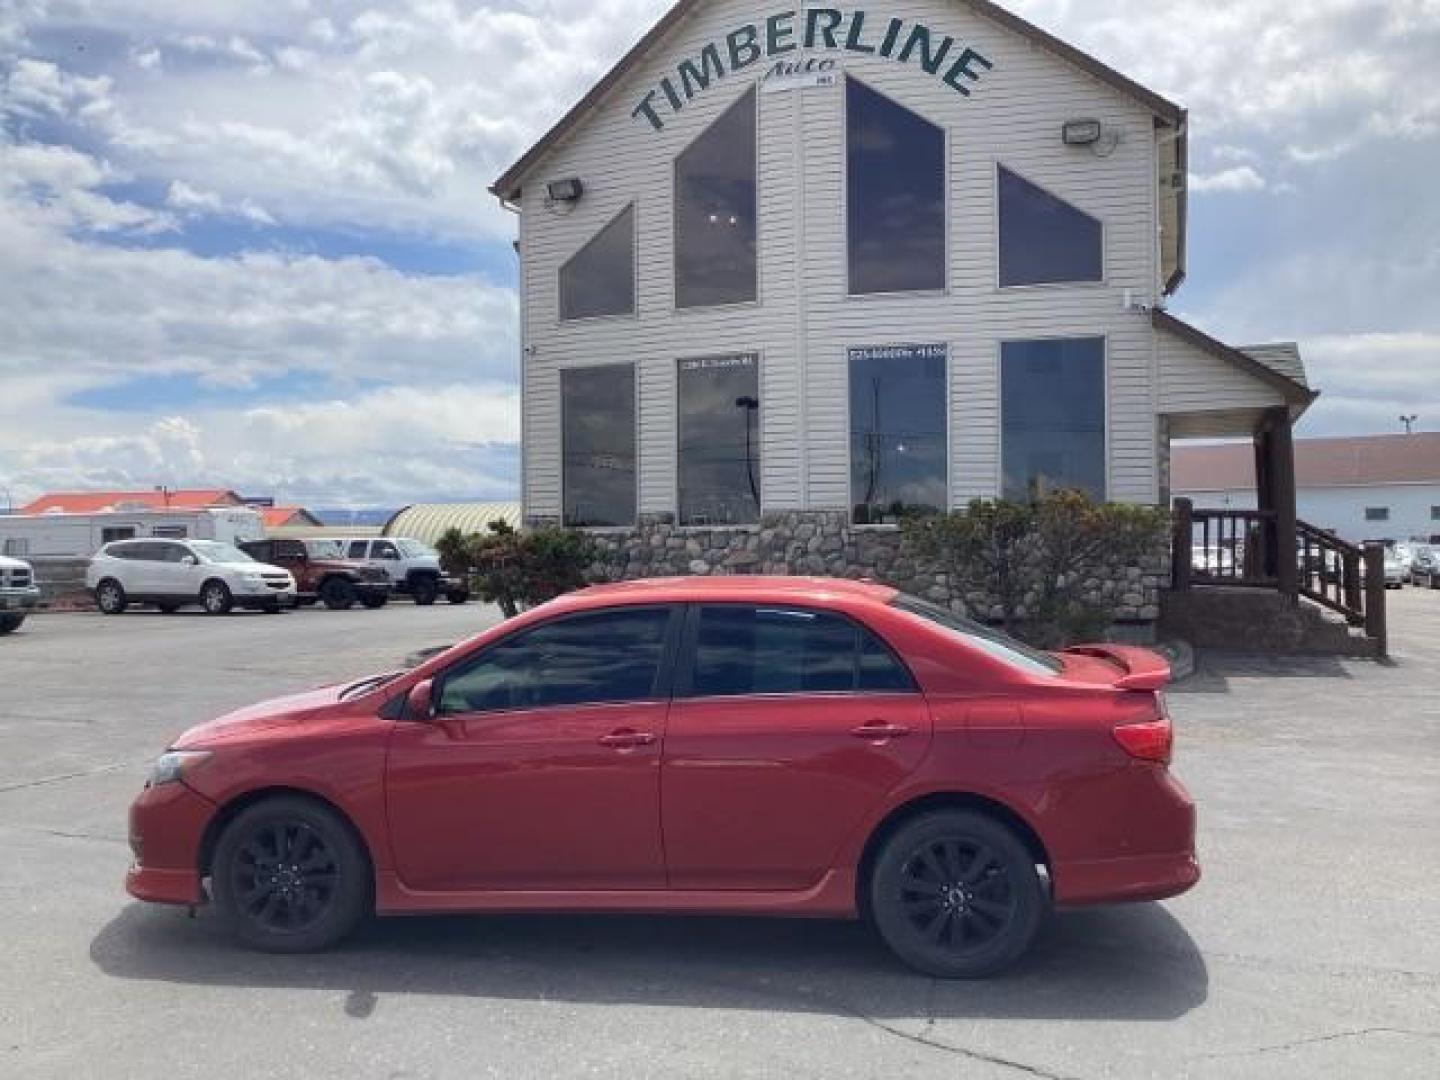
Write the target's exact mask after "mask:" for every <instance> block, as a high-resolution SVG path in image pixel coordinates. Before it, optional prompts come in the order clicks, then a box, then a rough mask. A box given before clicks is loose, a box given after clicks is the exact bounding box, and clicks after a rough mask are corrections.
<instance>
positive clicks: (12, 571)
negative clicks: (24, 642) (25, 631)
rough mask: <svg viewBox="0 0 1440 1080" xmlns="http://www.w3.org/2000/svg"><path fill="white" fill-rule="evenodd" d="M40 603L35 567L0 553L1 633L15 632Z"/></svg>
mask: <svg viewBox="0 0 1440 1080" xmlns="http://www.w3.org/2000/svg"><path fill="white" fill-rule="evenodd" d="M39 603H40V586H39V584H38V583H37V582H36V580H35V569H34V567H32V566H31V565H30V564H29V563H28V562H25V561H24V560H22V559H11V558H9V557H7V556H4V555H0V634H13V633H14V632H15V631H16V630H19V629H20V626H21V624H23V623H24V622H25V616H26V615H29V614H30V612H31V611H32V610H34V608H35V607H36V605H38V604H39Z"/></svg>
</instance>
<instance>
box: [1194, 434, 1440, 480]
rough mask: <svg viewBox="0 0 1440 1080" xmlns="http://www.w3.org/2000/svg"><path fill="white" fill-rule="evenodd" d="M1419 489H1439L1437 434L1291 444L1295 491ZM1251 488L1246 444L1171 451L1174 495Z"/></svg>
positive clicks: (1249, 450) (1251, 453) (1251, 452)
mask: <svg viewBox="0 0 1440 1080" xmlns="http://www.w3.org/2000/svg"><path fill="white" fill-rule="evenodd" d="M1425 483H1430V484H1440V432H1435V431H1430V432H1422V433H1419V434H1415V435H1360V436H1354V437H1349V438H1332V439H1296V440H1295V486H1296V487H1298V488H1317V487H1319V488H1325V487H1363V486H1366V485H1370V484H1425ZM1254 484H1255V450H1254V447H1252V446H1251V445H1250V444H1249V443H1224V444H1218V445H1213V446H1183V445H1177V446H1176V447H1175V448H1174V450H1173V451H1172V453H1171V459H1170V486H1171V488H1172V490H1174V491H1177V492H1184V491H1230V490H1234V489H1244V488H1250V487H1253V486H1254Z"/></svg>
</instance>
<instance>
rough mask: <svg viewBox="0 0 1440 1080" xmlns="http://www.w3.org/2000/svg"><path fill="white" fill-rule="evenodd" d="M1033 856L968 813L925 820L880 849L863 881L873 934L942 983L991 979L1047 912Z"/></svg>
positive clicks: (1002, 829) (992, 823) (1003, 830)
mask: <svg viewBox="0 0 1440 1080" xmlns="http://www.w3.org/2000/svg"><path fill="white" fill-rule="evenodd" d="M1047 903H1048V901H1047V899H1046V896H1045V891H1044V887H1043V885H1042V884H1041V881H1040V876H1039V874H1038V872H1037V871H1036V868H1035V858H1034V856H1033V855H1032V854H1031V853H1030V851H1029V850H1028V849H1027V848H1026V846H1025V844H1024V843H1023V842H1022V841H1021V840H1020V838H1019V837H1017V836H1016V835H1015V833H1014V832H1013V831H1012V830H1011V829H1009V828H1008V827H1006V826H1005V825H1004V824H1002V823H1001V822H1000V821H998V820H996V819H995V818H993V817H989V816H987V815H985V814H982V813H977V812H975V811H970V810H942V811H936V812H934V813H928V814H923V815H921V816H920V817H917V818H914V819H913V820H911V821H908V822H906V823H905V824H903V825H901V826H900V828H899V829H897V830H896V832H895V833H894V834H893V835H892V836H891V837H890V838H889V839H888V840H887V841H886V842H885V845H884V847H883V848H882V849H881V850H880V854H879V857H878V858H877V859H876V861H875V868H874V872H873V873H872V875H871V878H870V910H871V915H872V917H873V919H874V922H875V926H876V928H877V929H878V930H879V932H880V936H881V937H882V938H883V939H884V940H885V943H886V944H887V945H889V946H890V948H891V950H892V951H893V952H894V953H895V954H896V955H897V956H899V957H900V959H902V960H904V961H905V962H906V963H907V964H909V965H910V966H911V967H913V968H916V969H918V970H920V971H923V972H925V973H926V974H929V975H935V976H938V977H940V978H951V979H973V978H981V977H984V976H986V975H993V974H995V973H996V972H999V971H1002V970H1003V969H1005V968H1007V967H1009V966H1010V965H1011V964H1013V963H1015V961H1016V960H1018V959H1019V958H1020V957H1021V955H1022V954H1023V953H1024V952H1025V950H1026V949H1028V948H1029V947H1030V944H1031V942H1032V941H1034V939H1035V935H1036V933H1038V931H1039V929H1040V924H1041V920H1042V917H1043V915H1044V913H1045V909H1046V906H1047Z"/></svg>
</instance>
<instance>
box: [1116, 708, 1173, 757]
mask: <svg viewBox="0 0 1440 1080" xmlns="http://www.w3.org/2000/svg"><path fill="white" fill-rule="evenodd" d="M1112 734H1113V735H1114V736H1115V741H1116V742H1118V743H1119V744H1120V746H1121V748H1122V749H1123V750H1124V751H1125V752H1126V753H1127V754H1129V755H1130V756H1131V757H1134V758H1140V759H1141V760H1143V761H1158V762H1159V763H1160V764H1161V765H1168V764H1170V749H1171V746H1172V745H1173V744H1174V741H1175V734H1174V730H1173V729H1172V728H1171V727H1170V718H1169V717H1167V716H1161V717H1160V718H1159V719H1158V720H1146V721H1144V722H1143V723H1139V724H1120V725H1118V726H1117V727H1115V728H1113V729H1112Z"/></svg>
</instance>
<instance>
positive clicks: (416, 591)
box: [410, 574, 440, 607]
mask: <svg viewBox="0 0 1440 1080" xmlns="http://www.w3.org/2000/svg"><path fill="white" fill-rule="evenodd" d="M410 595H411V597H413V598H414V600H415V603H417V604H419V605H420V606H421V607H429V606H430V605H431V604H433V603H435V598H436V597H437V596H439V595H440V584H439V582H437V581H436V580H435V579H434V578H433V577H430V576H429V575H428V574H426V575H422V576H420V577H417V578H416V579H415V580H414V581H412V582H411V583H410Z"/></svg>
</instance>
